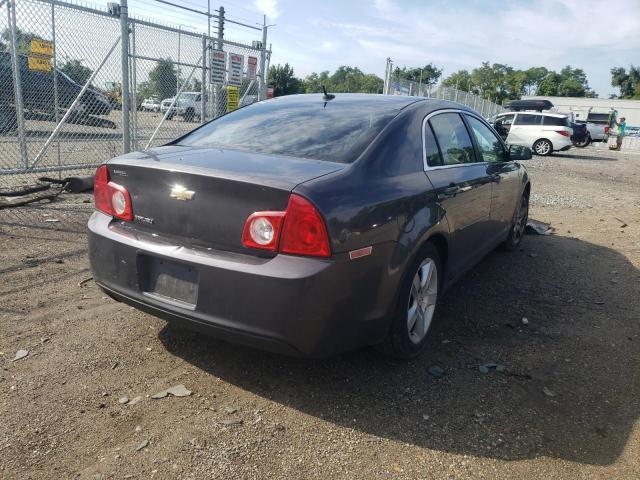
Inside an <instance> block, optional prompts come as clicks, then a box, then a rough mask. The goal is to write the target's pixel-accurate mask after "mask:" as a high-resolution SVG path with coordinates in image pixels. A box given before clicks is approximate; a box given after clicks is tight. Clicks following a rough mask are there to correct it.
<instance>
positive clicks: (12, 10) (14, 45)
mask: <svg viewBox="0 0 640 480" xmlns="http://www.w3.org/2000/svg"><path fill="white" fill-rule="evenodd" d="M7 15H8V17H9V30H10V33H11V66H12V68H13V95H14V97H15V107H16V120H17V122H18V141H19V142H20V157H21V160H22V165H23V166H24V168H29V157H28V156H27V140H26V138H25V134H26V132H25V128H24V110H23V106H22V79H21V75H20V61H19V57H18V38H17V37H18V34H17V32H16V30H17V27H16V22H17V20H16V3H15V0H8V3H7Z"/></svg>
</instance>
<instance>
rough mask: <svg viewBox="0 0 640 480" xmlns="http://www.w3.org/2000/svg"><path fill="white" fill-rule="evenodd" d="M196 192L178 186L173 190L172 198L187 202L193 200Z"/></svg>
mask: <svg viewBox="0 0 640 480" xmlns="http://www.w3.org/2000/svg"><path fill="white" fill-rule="evenodd" d="M195 194H196V192H194V191H193V190H187V189H186V188H185V187H183V186H182V185H176V186H174V187H173V188H172V189H171V195H170V196H171V198H175V199H176V200H182V201H183V202H186V201H187V200H193V197H194V196H195Z"/></svg>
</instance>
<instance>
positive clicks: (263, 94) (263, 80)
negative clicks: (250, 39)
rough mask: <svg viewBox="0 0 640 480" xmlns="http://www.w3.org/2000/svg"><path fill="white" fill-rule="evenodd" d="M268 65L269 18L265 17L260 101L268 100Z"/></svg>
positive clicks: (261, 55) (261, 57) (261, 52)
mask: <svg viewBox="0 0 640 480" xmlns="http://www.w3.org/2000/svg"><path fill="white" fill-rule="evenodd" d="M266 63H267V16H266V15H264V17H263V27H262V49H261V50H260V68H261V69H262V72H261V73H260V92H259V96H258V100H264V99H265V98H267V80H268V78H269V72H267V71H266V69H265V66H266Z"/></svg>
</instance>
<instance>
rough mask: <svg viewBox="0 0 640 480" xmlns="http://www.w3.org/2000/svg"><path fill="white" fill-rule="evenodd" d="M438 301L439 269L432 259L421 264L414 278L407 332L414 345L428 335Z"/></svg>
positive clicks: (408, 309)
mask: <svg viewBox="0 0 640 480" xmlns="http://www.w3.org/2000/svg"><path fill="white" fill-rule="evenodd" d="M437 299H438V267H437V265H436V262H434V261H433V260H432V259H431V258H426V259H424V260H423V262H422V263H421V264H420V267H419V268H418V271H417V272H416V274H415V276H414V277H413V283H412V284H411V292H410V294H409V305H408V308H407V330H408V332H409V339H410V340H411V342H412V343H415V344H417V343H420V342H421V341H422V340H423V339H424V337H425V336H426V334H427V331H428V330H429V327H430V326H431V321H432V320H433V314H434V312H435V309H436V301H437Z"/></svg>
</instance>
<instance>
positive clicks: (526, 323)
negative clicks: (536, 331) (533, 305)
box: [522, 317, 529, 325]
mask: <svg viewBox="0 0 640 480" xmlns="http://www.w3.org/2000/svg"><path fill="white" fill-rule="evenodd" d="M522 324H523V325H529V319H528V318H527V317H522Z"/></svg>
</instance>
